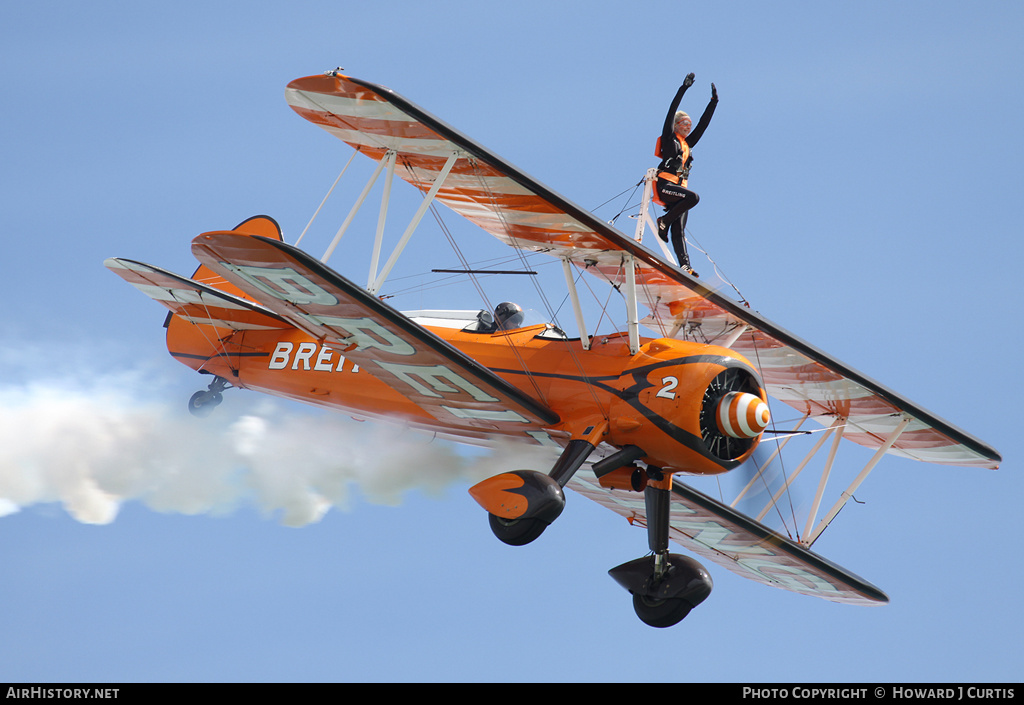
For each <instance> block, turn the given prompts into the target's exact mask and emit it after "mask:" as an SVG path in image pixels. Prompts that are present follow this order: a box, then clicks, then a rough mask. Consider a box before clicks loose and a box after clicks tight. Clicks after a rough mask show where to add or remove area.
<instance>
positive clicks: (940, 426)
mask: <svg viewBox="0 0 1024 705" xmlns="http://www.w3.org/2000/svg"><path fill="white" fill-rule="evenodd" d="M346 79H347V80H349V81H352V82H353V83H356V84H358V85H361V86H363V87H365V88H367V89H369V90H371V91H374V92H375V93H378V94H379V95H381V97H383V98H385V99H386V100H388V101H389V102H392V103H394V104H395V105H397V106H398V107H399V108H401V109H402V110H403V111H405V112H407V113H409V114H410V115H412V116H413V117H415V118H416V119H418V120H420V121H421V122H423V123H424V124H425V125H427V126H428V127H430V128H431V129H432V130H434V131H436V132H438V133H439V134H441V135H443V136H444V137H446V138H447V139H449V140H450V141H452V142H454V143H455V144H456V145H458V146H459V147H461V148H463V149H465V150H466V151H468V152H472V153H474V154H475V155H476V156H478V157H481V158H483V159H485V160H487V161H488V162H490V163H492V164H494V165H495V166H497V167H499V168H500V169H502V170H504V171H506V172H507V175H508V176H509V178H511V179H512V180H514V181H516V182H518V183H519V184H520V185H522V186H525V187H527V188H528V189H530V190H532V191H534V192H536V193H537V194H538V195H539V196H541V197H542V198H544V199H545V200H547V201H548V202H550V203H552V204H554V205H556V206H558V207H559V208H561V209H562V210H564V211H565V212H566V213H567V214H568V215H571V216H572V217H574V218H576V219H577V220H579V221H580V222H581V223H583V224H585V225H586V226H587V227H589V228H591V229H593V230H594V232H596V233H599V234H600V235H601V236H602V237H604V238H606V239H607V240H608V241H609V243H610V244H612V245H613V246H614V247H615V248H617V249H621V250H625V251H626V252H629V253H630V254H632V255H633V256H634V257H636V258H637V259H639V260H641V261H643V262H644V263H645V264H647V265H649V266H650V267H653V268H654V269H657V270H658V271H659V272H661V273H662V274H664V275H666V276H667V277H669V278H671V279H674V280H675V281H677V282H679V283H680V284H682V285H683V286H685V287H686V288H688V289H690V290H691V291H693V292H694V293H695V294H698V295H699V296H702V297H704V298H705V299H707V300H709V301H711V302H712V303H714V304H715V305H717V306H720V307H721V308H723V309H725V310H726V311H727V312H729V313H730V314H732V315H733V316H736V318H739V319H740V320H741V321H743V322H745V323H747V324H749V325H752V326H754V327H755V328H757V329H759V330H761V331H762V332H764V333H768V334H769V335H771V336H772V337H773V338H775V339H777V340H779V341H780V342H782V343H785V344H786V345H788V346H789V347H791V348H793V349H794V350H796V351H798V352H800V353H801V354H803V355H805V356H806V357H808V358H810V359H811V360H813V361H814V362H818V363H820V364H822V365H824V366H825V367H828V368H830V369H831V370H833V371H835V372H838V373H839V374H841V375H843V376H844V377H846V378H848V379H849V380H851V381H852V382H856V383H857V384H859V385H861V386H862V387H864V388H866V389H868V390H870V391H871V392H873V393H875V394H877V395H878V396H880V397H882V398H883V399H885V400H886V401H889V402H890V403H892V404H893V405H894V406H896V407H899V408H900V409H902V410H904V411H908V412H909V413H911V414H913V415H914V416H915V417H917V418H918V419H920V420H921V421H924V422H926V423H927V424H929V425H930V426H932V427H933V428H935V429H936V430H938V431H941V432H942V433H944V434H945V435H946V436H948V437H949V438H951V439H953V440H954V441H956V442H958V443H960V444H962V445H964V446H966V447H967V448H970V449H971V450H972V451H974V452H975V453H977V454H978V455H981V456H983V457H985V458H987V459H989V460H993V461H995V462H997V463H1001V462H1002V456H1001V455H999V453H998V452H997V451H996V450H995V449H994V448H992V447H991V446H989V445H988V444H987V443H985V442H983V441H981V440H980V439H978V438H976V437H975V436H972V435H971V434H969V433H967V432H966V431H964V430H963V429H961V428H958V427H957V426H954V425H953V424H951V423H950V422H948V421H946V420H945V419H942V418H940V417H938V416H936V415H935V414H933V413H931V412H930V411H927V410H925V409H923V408H921V407H920V406H918V405H917V404H915V403H914V402H912V401H910V400H909V399H907V398H906V397H903V396H902V395H900V394H898V393H897V392H894V391H893V390H891V389H889V388H888V387H885V386H883V385H882V384H880V383H879V382H876V381H875V380H873V379H871V378H870V377H868V376H867V375H865V374H863V373H861V372H858V371H857V370H855V369H853V368H852V367H849V366H848V365H846V364H844V363H843V362H840V361H839V360H837V359H836V358H834V357H832V356H831V355H829V354H828V353H826V352H824V351H823V350H821V349H819V348H817V347H815V346H813V345H811V344H810V343H808V342H807V341H805V340H803V339H801V338H798V337H797V336H795V335H793V334H792V333H790V332H789V331H787V330H785V329H784V328H781V327H779V326H777V325H775V324H774V323H772V322H770V321H768V320H767V319H765V318H763V317H762V316H761V315H760V314H758V313H756V312H754V311H751V310H750V309H748V308H746V307H744V306H743V305H741V304H739V303H737V302H735V301H731V300H730V299H727V298H725V297H724V296H722V295H721V294H718V293H716V292H714V291H711V290H710V289H708V288H707V287H706V286H704V285H703V284H701V283H700V282H699V281H697V280H696V279H694V278H692V277H690V276H689V275H687V274H684V273H683V272H682V271H680V270H679V269H677V268H676V267H674V266H673V265H671V264H669V263H667V262H665V261H664V260H662V259H661V258H660V257H658V256H657V255H655V254H654V253H652V252H650V251H649V250H647V249H646V248H644V247H642V246H640V245H639V243H637V242H636V241H634V240H631V239H630V238H627V237H626V236H625V235H623V234H622V233H620V232H619V231H618V230H616V229H615V228H612V227H611V226H609V225H608V224H607V223H605V222H604V221H602V220H600V219H599V218H598V217H597V216H595V215H593V214H592V213H590V212H589V211H587V210H586V209H584V208H582V207H580V206H578V205H576V204H575V203H573V202H572V201H569V200H568V199H566V198H565V197H564V196H562V195H560V194H558V193H556V192H555V191H553V190H551V189H550V188H548V187H547V186H545V185H544V184H542V183H541V182H539V181H537V180H536V179H534V178H533V177H531V176H529V175H528V174H526V173H525V172H523V171H522V170H520V169H519V168H517V167H515V166H513V165H512V164H510V163H509V162H507V161H505V160H504V159H502V158H501V157H499V156H498V155H496V154H493V153H492V152H490V151H489V150H488V149H487V148H486V147H484V146H483V145H481V144H479V143H477V142H476V141H474V140H472V139H470V138H469V137H467V136H466V135H464V134H462V133H461V132H459V131H458V130H456V129H455V128H454V127H452V126H450V125H448V124H447V123H445V122H444V121H442V120H441V119H439V118H437V117H435V116H433V115H431V114H430V113H428V112H427V111H426V110H424V109H423V108H421V107H419V106H418V105H416V104H414V103H412V102H410V101H409V100H407V99H406V98H403V97H402V96H400V95H398V94H397V93H395V92H394V91H393V90H391V89H390V88H385V87H383V86H378V85H376V84H374V83H370V82H369V81H363V80H360V79H355V78H352V77H350V76H346Z"/></svg>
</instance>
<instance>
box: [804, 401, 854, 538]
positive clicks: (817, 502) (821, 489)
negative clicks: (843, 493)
mask: <svg viewBox="0 0 1024 705" xmlns="http://www.w3.org/2000/svg"><path fill="white" fill-rule="evenodd" d="M843 421H844V422H845V419H843ZM845 428H846V425H845V423H844V424H843V425H842V426H838V427H836V430H835V432H834V434H833V438H832V448H831V449H830V450H829V452H828V458H827V459H826V460H825V467H824V469H822V471H821V480H819V481H818V491H817V492H816V493H815V495H814V501H813V502H812V503H811V511H809V512H808V513H807V525H806V526H805V527H804V536H807V534H809V533H811V527H812V526H814V520H815V518H817V516H818V507H820V506H821V498H822V496H823V495H824V494H825V485H826V484H828V476H829V475H831V474H832V463H834V462H835V459H836V453H837V452H838V451H839V441H841V440H843V429H845Z"/></svg>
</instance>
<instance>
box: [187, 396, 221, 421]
mask: <svg viewBox="0 0 1024 705" xmlns="http://www.w3.org/2000/svg"><path fill="white" fill-rule="evenodd" d="M222 401H224V396H223V395H222V394H219V393H213V394H211V393H210V392H202V391H200V392H196V393H195V394H193V395H192V397H191V398H190V399H189V400H188V413H190V414H192V415H193V416H195V417H197V418H200V419H205V418H206V417H207V416H209V415H210V414H211V413H213V410H214V409H215V408H217V406H219V405H220V403H221V402H222Z"/></svg>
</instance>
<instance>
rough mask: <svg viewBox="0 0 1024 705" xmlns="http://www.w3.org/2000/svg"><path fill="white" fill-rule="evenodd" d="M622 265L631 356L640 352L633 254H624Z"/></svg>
mask: <svg viewBox="0 0 1024 705" xmlns="http://www.w3.org/2000/svg"><path fill="white" fill-rule="evenodd" d="M622 264H623V266H624V267H625V268H626V327H627V329H628V330H629V354H630V355H636V354H637V353H638V352H639V351H640V325H639V316H638V315H637V309H636V263H635V262H634V261H633V253H632V252H624V253H623V255H622Z"/></svg>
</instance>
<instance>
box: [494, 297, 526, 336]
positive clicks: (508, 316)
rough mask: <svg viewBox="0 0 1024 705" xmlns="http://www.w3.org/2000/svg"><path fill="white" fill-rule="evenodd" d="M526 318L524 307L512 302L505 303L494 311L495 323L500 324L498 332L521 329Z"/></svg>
mask: <svg viewBox="0 0 1024 705" xmlns="http://www.w3.org/2000/svg"><path fill="white" fill-rule="evenodd" d="M525 318H526V315H525V314H524V313H523V309H522V307H521V306H519V304H514V303H512V302H511V301H503V302H501V303H500V304H498V305H497V306H496V307H495V309H494V321H495V323H497V324H498V330H512V329H514V328H519V327H520V326H522V325H523V321H524V320H525Z"/></svg>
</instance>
